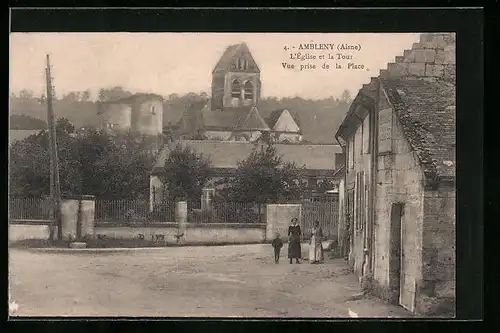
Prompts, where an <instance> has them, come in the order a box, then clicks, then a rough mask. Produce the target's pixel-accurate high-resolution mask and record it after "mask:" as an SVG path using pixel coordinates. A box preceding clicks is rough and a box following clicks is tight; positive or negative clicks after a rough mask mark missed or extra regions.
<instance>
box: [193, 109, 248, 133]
mask: <svg viewBox="0 0 500 333" xmlns="http://www.w3.org/2000/svg"><path fill="white" fill-rule="evenodd" d="M251 109H252V106H245V107H239V108H227V109H224V110H211V109H210V108H209V107H205V108H203V110H201V113H202V119H203V125H204V126H205V127H209V128H210V127H212V128H227V129H233V128H234V127H236V126H237V125H238V124H239V123H240V121H241V122H243V121H244V120H245V118H246V116H247V115H248V113H249V112H250V111H251Z"/></svg>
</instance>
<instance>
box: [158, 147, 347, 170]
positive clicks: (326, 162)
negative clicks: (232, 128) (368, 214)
mask: <svg viewBox="0 0 500 333" xmlns="http://www.w3.org/2000/svg"><path fill="white" fill-rule="evenodd" d="M181 143H182V144H183V145H187V146H189V147H191V148H192V149H194V150H195V151H197V152H200V153H202V154H204V155H205V156H210V160H211V162H212V167H214V168H236V167H237V166H238V162H239V161H242V160H244V159H246V158H247V157H248V156H249V155H250V153H251V152H252V151H253V149H254V148H255V147H256V146H257V145H255V144H252V143H244V142H221V141H195V140H185V141H181ZM174 146H175V144H173V145H171V146H170V148H173V147H174ZM274 147H276V149H277V151H278V153H279V154H281V155H283V160H284V161H287V162H294V163H296V164H297V166H299V167H300V166H305V168H306V169H308V170H317V171H318V172H319V173H323V172H324V171H322V170H331V173H332V174H333V170H334V169H335V153H339V152H342V148H341V147H340V146H338V145H286V144H275V145H274ZM168 152H169V148H168V147H167V146H165V147H164V148H163V149H162V151H161V152H160V154H159V157H158V159H157V161H156V164H155V167H154V169H153V173H161V170H162V169H163V166H164V165H165V161H166V159H167V158H168Z"/></svg>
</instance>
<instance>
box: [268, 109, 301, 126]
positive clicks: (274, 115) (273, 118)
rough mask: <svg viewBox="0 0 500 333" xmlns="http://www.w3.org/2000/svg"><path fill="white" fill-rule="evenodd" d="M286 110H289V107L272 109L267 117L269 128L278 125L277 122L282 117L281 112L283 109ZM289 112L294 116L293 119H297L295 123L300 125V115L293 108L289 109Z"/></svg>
mask: <svg viewBox="0 0 500 333" xmlns="http://www.w3.org/2000/svg"><path fill="white" fill-rule="evenodd" d="M285 110H288V109H278V110H274V111H272V112H271V113H270V114H269V116H268V117H266V122H267V125H269V128H273V127H274V125H276V122H277V121H278V119H280V117H281V114H282V113H283V111H285ZM288 112H289V113H290V115H291V116H292V118H293V120H294V121H295V123H296V124H297V125H298V126H299V127H300V119H299V117H298V115H297V114H296V113H295V112H293V111H291V110H288Z"/></svg>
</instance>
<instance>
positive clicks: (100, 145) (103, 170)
mask: <svg viewBox="0 0 500 333" xmlns="http://www.w3.org/2000/svg"><path fill="white" fill-rule="evenodd" d="M73 131H74V126H73V125H72V124H71V123H70V122H69V121H68V120H67V119H64V118H61V119H59V120H58V121H57V125H56V133H57V147H58V159H59V172H60V183H61V192H62V193H63V195H72V194H91V195H95V196H97V197H101V198H108V199H137V198H140V197H145V196H146V195H147V193H148V190H149V172H150V171H151V168H152V167H153V163H154V159H155V157H154V155H153V154H152V153H151V149H149V148H150V147H151V142H150V141H149V140H148V139H146V138H145V137H141V136H137V135H135V134H132V133H127V134H124V135H121V136H120V135H119V136H116V137H113V136H110V135H108V134H107V133H106V132H104V131H97V130H94V129H86V130H85V131H83V132H80V133H78V135H77V136H73V135H72V134H73ZM48 147H49V144H48V135H47V132H46V131H41V132H39V133H37V134H35V135H32V136H30V137H28V138H26V139H24V140H22V141H19V142H16V143H14V144H13V145H12V147H11V149H10V158H9V162H10V175H9V178H10V191H11V194H12V195H19V196H42V195H48V194H49V179H50V176H49V175H50V171H49V165H50V163H49V153H48Z"/></svg>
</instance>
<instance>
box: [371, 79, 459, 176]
mask: <svg viewBox="0 0 500 333" xmlns="http://www.w3.org/2000/svg"><path fill="white" fill-rule="evenodd" d="M380 81H381V83H382V86H383V88H384V89H385V91H386V93H387V96H388V98H389V101H390V103H391V104H392V105H393V107H394V109H395V112H396V115H397V117H398V119H399V121H400V123H401V126H402V128H403V131H404V134H405V136H406V138H407V140H408V142H409V144H410V146H411V147H412V149H413V150H414V151H415V153H416V154H417V156H418V159H419V161H420V164H421V165H422V167H423V170H424V173H425V175H426V178H428V179H429V180H437V178H454V177H455V163H456V157H455V119H456V118H455V85H453V84H451V83H448V82H446V81H443V80H429V79H411V78H402V79H380Z"/></svg>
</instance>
